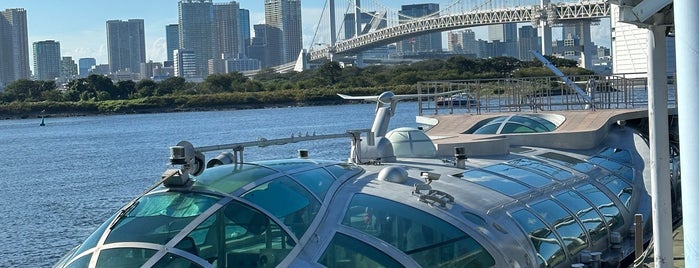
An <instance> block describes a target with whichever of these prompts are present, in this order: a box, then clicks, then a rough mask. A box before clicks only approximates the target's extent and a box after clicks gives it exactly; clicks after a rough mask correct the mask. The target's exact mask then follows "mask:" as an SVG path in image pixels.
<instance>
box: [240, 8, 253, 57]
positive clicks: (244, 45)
mask: <svg viewBox="0 0 699 268" xmlns="http://www.w3.org/2000/svg"><path fill="white" fill-rule="evenodd" d="M238 27H240V30H239V33H240V37H239V38H240V42H241V46H240V47H241V49H240V53H241V54H242V55H240V56H238V57H239V58H247V57H248V55H250V44H251V43H252V39H251V37H250V10H247V9H240V13H239V14H238Z"/></svg>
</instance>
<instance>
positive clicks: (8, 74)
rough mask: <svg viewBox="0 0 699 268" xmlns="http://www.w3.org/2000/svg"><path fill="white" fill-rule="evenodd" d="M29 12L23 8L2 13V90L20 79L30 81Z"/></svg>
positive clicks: (0, 69)
mask: <svg viewBox="0 0 699 268" xmlns="http://www.w3.org/2000/svg"><path fill="white" fill-rule="evenodd" d="M30 77H31V71H30V69H29V41H28V38H27V11H26V10H24V9H21V8H17V9H6V10H3V11H2V12H0V90H1V89H2V88H4V87H5V86H6V85H8V84H10V83H12V82H14V81H15V80H18V79H29V78H30Z"/></svg>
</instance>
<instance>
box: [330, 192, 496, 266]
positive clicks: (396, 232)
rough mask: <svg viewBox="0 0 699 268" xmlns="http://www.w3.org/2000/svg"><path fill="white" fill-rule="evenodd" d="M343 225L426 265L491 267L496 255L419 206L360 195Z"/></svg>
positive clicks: (351, 205) (351, 203)
mask: <svg viewBox="0 0 699 268" xmlns="http://www.w3.org/2000/svg"><path fill="white" fill-rule="evenodd" d="M342 224H344V225H347V226H350V227H353V228H355V229H358V230H361V231H363V232H365V233H367V234H370V235H373V236H375V237H377V238H379V239H381V240H383V241H385V242H386V243H389V244H391V245H393V246H394V247H396V248H398V249H400V250H402V251H403V252H405V254H407V255H409V256H410V257H412V258H413V259H414V260H415V261H416V262H417V263H419V264H420V265H421V266H423V267H442V266H445V267H490V266H492V265H494V264H495V260H494V259H493V257H492V256H491V255H490V254H489V253H488V252H487V251H486V250H485V249H484V248H483V246H481V245H480V244H479V243H478V242H477V241H476V240H474V239H473V238H471V237H470V236H469V235H468V234H466V233H464V232H462V231H461V230H459V229H458V228H456V227H454V226H453V225H451V224H449V223H447V222H445V221H444V220H442V219H439V218H437V217H435V216H432V215H430V214H428V213H426V212H424V211H421V210H419V209H416V208H413V207H410V206H406V205H403V204H400V203H397V202H394V201H390V200H386V199H383V198H379V197H375V196H371V195H365V194H357V195H355V196H354V197H353V198H352V201H351V202H350V206H349V208H348V210H347V212H346V214H345V217H344V219H343V221H342Z"/></svg>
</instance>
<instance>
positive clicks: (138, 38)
mask: <svg viewBox="0 0 699 268" xmlns="http://www.w3.org/2000/svg"><path fill="white" fill-rule="evenodd" d="M107 56H108V59H109V71H110V72H117V71H124V70H129V71H130V72H132V73H139V72H140V70H141V63H143V62H146V37H145V31H144V22H143V20H142V19H131V20H128V21H120V20H109V21H107Z"/></svg>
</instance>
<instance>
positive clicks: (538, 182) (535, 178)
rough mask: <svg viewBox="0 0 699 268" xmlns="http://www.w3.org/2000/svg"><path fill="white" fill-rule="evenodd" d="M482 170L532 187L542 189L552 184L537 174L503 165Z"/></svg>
mask: <svg viewBox="0 0 699 268" xmlns="http://www.w3.org/2000/svg"><path fill="white" fill-rule="evenodd" d="M483 169H485V170H487V171H492V172H495V173H498V174H502V175H504V176H507V177H509V178H512V179H515V180H518V181H520V182H523V183H525V184H527V185H531V186H534V187H542V186H544V185H547V184H550V183H552V182H553V181H552V180H551V179H548V178H545V177H544V176H541V175H539V174H537V173H534V172H531V171H528V170H525V169H522V168H518V167H514V166H510V165H505V164H497V165H492V166H488V167H485V168H483Z"/></svg>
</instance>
